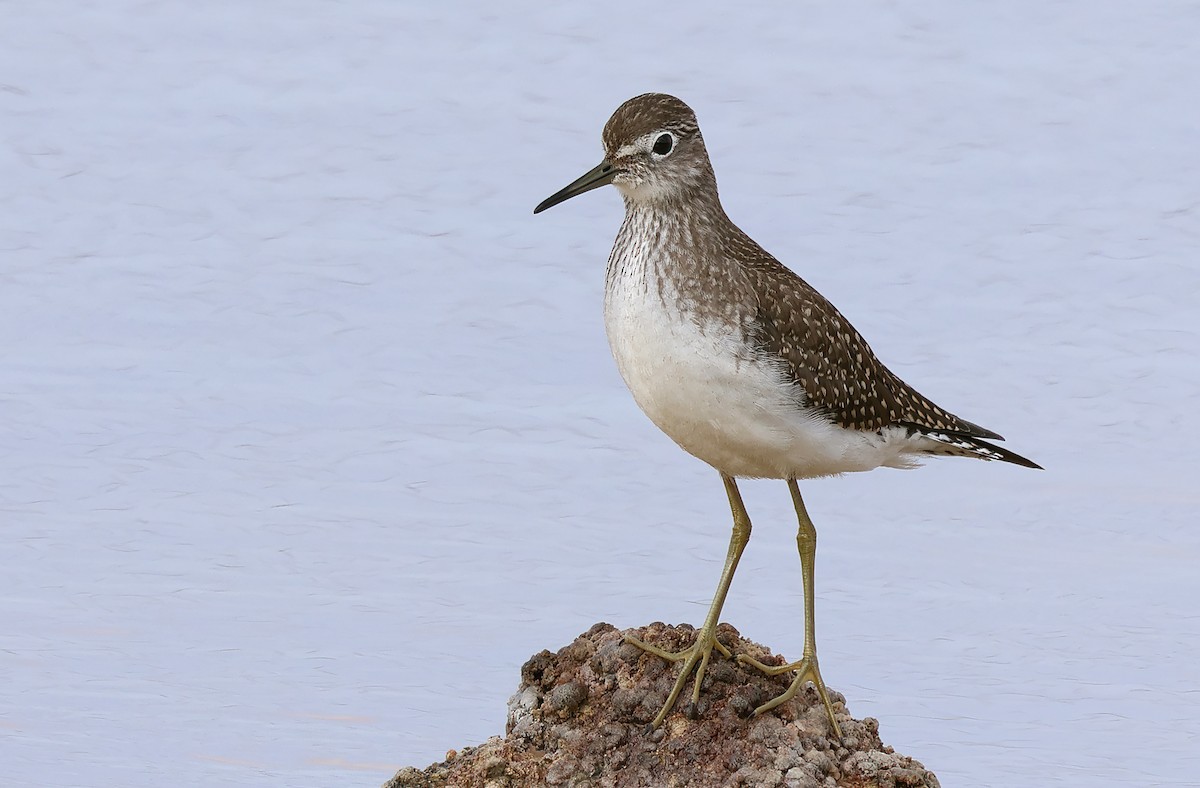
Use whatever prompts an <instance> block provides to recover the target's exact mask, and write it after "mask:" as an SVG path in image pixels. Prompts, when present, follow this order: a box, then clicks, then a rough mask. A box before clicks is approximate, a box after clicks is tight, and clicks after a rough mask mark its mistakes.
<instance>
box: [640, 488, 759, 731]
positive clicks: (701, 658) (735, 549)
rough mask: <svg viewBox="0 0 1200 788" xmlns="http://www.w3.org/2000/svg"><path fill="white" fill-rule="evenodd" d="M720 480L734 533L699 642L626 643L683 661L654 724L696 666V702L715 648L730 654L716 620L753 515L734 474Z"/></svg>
mask: <svg viewBox="0 0 1200 788" xmlns="http://www.w3.org/2000/svg"><path fill="white" fill-rule="evenodd" d="M721 481H723V482H725V494H726V495H728V496H729V508H730V509H732V510H733V536H731V537H730V539H729V552H728V553H727V554H726V556H725V568H724V569H723V570H722V571H721V582H720V583H718V584H717V595H716V596H715V597H714V598H713V601H712V606H711V607H709V609H708V615H707V616H706V617H705V619H704V626H702V627H700V632H699V633H698V634H697V635H696V642H695V643H693V644H692V645H691V646H690V647H688V648H686V649H684V650H683V651H664V650H662V649H660V648H656V647H654V646H651V645H650V644H649V643H643V642H642V641H641V640H638V639H637V638H635V637H632V636H630V635H626V636H625V642H626V643H632V644H633V645H635V646H637V647H638V648H641V649H644V650H646V651H648V652H650V653H651V654H655V655H657V656H659V657H662V658H663V659H666V660H669V661H671V662H683V667H682V668H681V669H680V671H679V678H677V679H675V686H674V687H672V688H671V694H670V695H668V696H667V702H666V703H665V704H663V707H662V711H660V712H659V713H658V716H657V717H655V718H654V721H653V722H652V723H650V725H651V726H652V727H655V728H657V727H658V726H659V725H661V724H662V721H663V720H665V719H666V718H667V713H668V712H670V711H671V707H672V706H674V705H675V701H676V700H677V699H678V698H679V693H680V692H681V691H682V690H683V685H684V684H686V683H687V680H688V676H690V675H691V674H692V671H693V670H694V671H695V672H696V680H695V685H694V686H693V687H692V704H693V705H695V704H696V703H697V702H699V700H700V683H701V682H702V681H703V680H704V671H705V669H706V668H707V667H708V660H709V657H711V656H712V651H713V649H714V648H715V649H716V650H717V651H719V652H721V653H722V654H723V655H724V656H726V657H728V656H730V653H729V649H727V648H725V647H724V646H722V645H721V644H720V642H718V641H717V621H718V620H719V619H720V617H721V608H722V607H724V606H725V596H726V595H727V594H728V593H729V584H730V583H731V582H733V573H734V572H735V571H737V565H738V561H739V560H741V557H742V551H743V550H745V549H746V543H747V542H749V541H750V515H748V514H747V513H746V506H745V504H743V503H742V495H741V493H740V492H738V488H737V484H736V483H735V482H734V480H733V477H732V476H726V475H725V474H723V473H722V474H721Z"/></svg>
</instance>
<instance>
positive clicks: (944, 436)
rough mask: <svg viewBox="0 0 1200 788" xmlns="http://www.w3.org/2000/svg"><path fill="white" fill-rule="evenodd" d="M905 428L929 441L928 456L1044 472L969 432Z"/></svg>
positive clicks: (913, 425) (912, 425) (1012, 452)
mask: <svg viewBox="0 0 1200 788" xmlns="http://www.w3.org/2000/svg"><path fill="white" fill-rule="evenodd" d="M905 426H907V427H908V428H909V429H910V430H912V431H913V432H914V433H917V434H919V435H921V436H922V437H923V438H925V439H926V440H928V441H929V443H928V444H927V447H926V448H925V451H926V452H927V453H928V454H940V455H946V456H950V457H974V458H976V459H979V460H1000V461H1002V462H1011V463H1012V464H1013V465H1021V466H1023V467H1025V468H1036V469H1037V470H1039V471H1040V470H1042V466H1040V465H1038V464H1037V463H1036V462H1034V461H1033V460H1030V459H1027V458H1025V457H1022V456H1021V455H1020V454H1017V453H1016V452H1014V451H1009V450H1008V449H1005V448H1001V447H1000V446H996V445H994V444H991V443H988V442H987V441H986V440H984V439H983V438H980V437H978V436H975V435H972V434H971V433H969V432H956V431H953V430H939V429H933V428H930V427H923V426H921V425H919V424H906V425H905ZM988 437H995V438H997V439H999V440H1004V439H1003V438H1001V437H1000V436H998V435H996V434H995V433H989V436H988Z"/></svg>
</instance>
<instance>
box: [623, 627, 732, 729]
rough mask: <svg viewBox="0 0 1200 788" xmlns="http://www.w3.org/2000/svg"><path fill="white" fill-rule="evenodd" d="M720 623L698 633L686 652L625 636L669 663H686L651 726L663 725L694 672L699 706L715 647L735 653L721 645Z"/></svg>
mask: <svg viewBox="0 0 1200 788" xmlns="http://www.w3.org/2000/svg"><path fill="white" fill-rule="evenodd" d="M716 629H717V628H716V625H715V624H714V625H713V626H711V627H709V626H704V627H702V628H701V629H700V632H699V633H697V635H696V642H695V643H693V644H692V645H691V646H689V647H687V648H685V649H683V650H682V651H664V650H663V649H661V648H658V647H657V646H652V645H650V644H649V643H646V642H644V641H641V640H638V639H637V638H635V637H633V636H632V635H626V636H625V642H626V643H630V644H632V645H634V646H637V647H638V648H640V649H642V650H643V651H647V652H649V653H651V654H653V655H655V656H656V657H662V658H663V659H665V660H667V661H668V662H682V663H683V667H682V668H681V669H680V671H679V677H678V678H677V679H675V686H674V687H672V688H671V694H670V695H668V696H667V702H666V703H664V704H663V707H662V710H661V711H659V712H658V716H657V717H655V718H654V721H653V722H651V723H650V727H651V728H657V727H658V726H659V725H662V722H663V720H665V719H666V718H667V714H668V713H669V712H670V711H671V707H672V706H674V705H675V701H676V700H677V699H678V698H679V693H680V692H682V691H683V685H684V684H686V683H687V680H688V676H690V675H691V674H692V671H695V672H696V683H695V686H693V687H692V706H693V707H695V705H696V704H697V703H699V701H700V683H701V682H702V681H703V680H704V671H705V670H706V669H707V668H708V660H709V657H711V656H712V652H713V649H716V650H717V651H719V652H721V654H722V655H723V656H725V657H731V656H733V655H732V654H731V653H730V651H729V649H727V648H725V646H723V645H721V641H719V640H717V632H716Z"/></svg>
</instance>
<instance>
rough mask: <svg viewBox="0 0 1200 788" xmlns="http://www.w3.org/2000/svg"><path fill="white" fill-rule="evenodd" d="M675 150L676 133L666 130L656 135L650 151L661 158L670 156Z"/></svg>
mask: <svg viewBox="0 0 1200 788" xmlns="http://www.w3.org/2000/svg"><path fill="white" fill-rule="evenodd" d="M673 150H675V135H674V134H672V133H671V132H669V131H664V132H663V133H662V134H659V135H658V136H657V137H655V138H654V144H653V145H651V146H650V153H651V154H653V155H654V157H655V158H659V159H662V158H665V157H667V156H670V155H671V151H673Z"/></svg>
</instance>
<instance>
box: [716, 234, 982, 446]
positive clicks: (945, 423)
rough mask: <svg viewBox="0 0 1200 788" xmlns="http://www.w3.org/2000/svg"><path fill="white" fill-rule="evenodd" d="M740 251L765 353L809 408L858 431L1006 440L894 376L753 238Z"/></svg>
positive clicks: (839, 315) (834, 311)
mask: <svg viewBox="0 0 1200 788" xmlns="http://www.w3.org/2000/svg"><path fill="white" fill-rule="evenodd" d="M738 246H739V247H742V248H739V249H736V250H731V251H733V255H731V256H733V258H734V259H736V260H738V261H739V263H740V264H741V266H742V269H743V271H744V272H745V274H746V276H747V278H748V279H749V284H750V286H751V288H752V289H753V290H754V291H755V292H756V293H758V294H759V307H758V320H757V328H758V330H759V336H758V340H759V342H760V344H761V347H762V349H763V350H764V351H765V352H767V353H770V354H772V355H775V356H778V357H779V358H780V359H782V360H783V362H784V363H785V364H786V365H787V368H788V369H789V371H790V373H791V375H792V377H793V379H794V380H795V381H796V384H797V385H798V386H800V387H801V389H803V391H804V395H805V399H806V401H807V403H808V404H809V405H810V406H812V407H815V408H818V409H819V410H821V411H823V412H825V413H828V414H829V416H830V418H832V419H833V420H834V422H835V423H837V424H840V425H841V426H843V427H849V428H852V429H858V430H878V429H882V428H883V427H887V426H902V427H910V428H913V429H915V430H917V431H920V432H926V431H930V430H936V431H945V432H950V433H954V434H957V435H962V436H971V437H977V438H994V439H1000V436H999V435H997V434H996V433H994V432H992V431H990V430H986V429H984V428H982V427H980V426H978V425H977V424H972V423H971V422H969V421H966V420H964V419H960V418H958V417H957V416H955V415H954V414H952V413H950V412H948V411H946V410H944V409H942V408H940V407H938V406H937V405H935V404H934V403H933V402H930V401H929V400H928V399H926V398H925V397H923V396H921V395H920V394H919V393H917V392H916V390H914V389H913V388H912V387H911V386H909V385H908V384H906V383H905V382H904V381H902V380H900V378H898V377H896V375H895V374H894V373H892V371H891V370H889V369H888V368H887V367H885V366H884V365H883V363H882V362H881V361H879V359H878V358H876V357H875V354H874V352H872V350H871V348H870V346H869V345H868V344H867V342H866V340H864V339H863V338H862V335H861V334H859V333H858V331H856V330H855V329H854V326H852V325H850V321H849V320H847V319H846V318H845V317H843V316H842V313H841V312H839V311H838V310H837V308H835V307H834V306H833V304H831V303H830V302H829V301H828V300H827V299H826V298H825V297H824V296H822V295H821V294H820V293H818V292H817V291H816V290H815V289H813V287H812V286H811V285H809V284H808V283H807V282H805V281H804V280H803V279H801V278H800V277H799V276H797V275H796V274H795V273H793V272H792V271H791V270H789V269H788V268H786V267H784V266H783V265H782V264H780V263H779V262H778V261H777V260H776V259H775V258H774V257H772V256H771V255H770V254H768V253H767V252H765V251H763V250H762V249H761V247H758V245H757V244H755V243H754V242H753V241H750V239H749V238H746V237H745V236H743V238H741V239H739V243H738ZM747 247H752V248H747Z"/></svg>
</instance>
